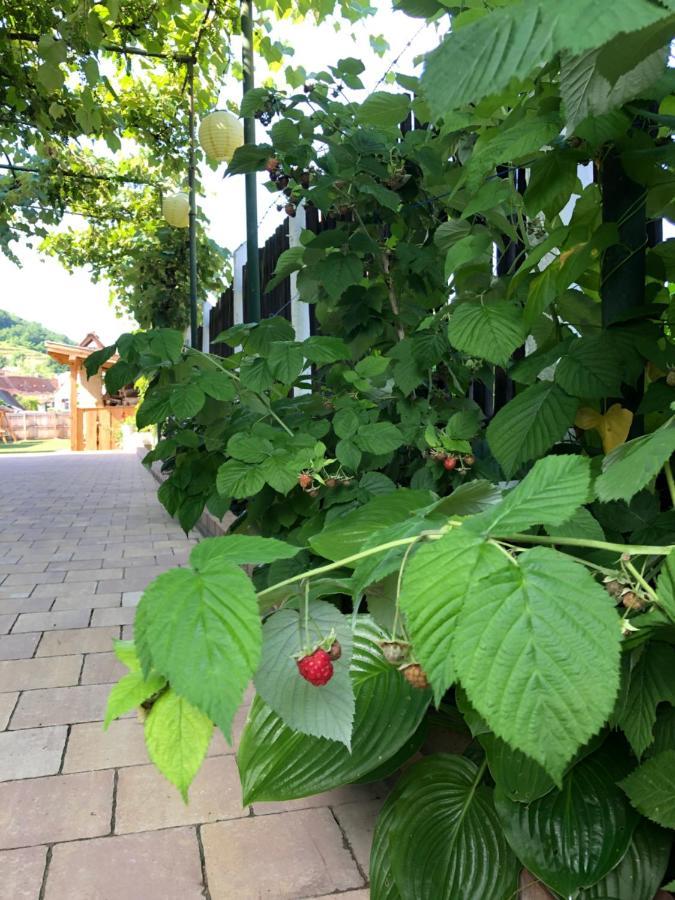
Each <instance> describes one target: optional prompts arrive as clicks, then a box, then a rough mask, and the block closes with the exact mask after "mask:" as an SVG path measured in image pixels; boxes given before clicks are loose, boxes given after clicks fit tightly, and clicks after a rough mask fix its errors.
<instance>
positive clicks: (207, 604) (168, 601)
mask: <svg viewBox="0 0 675 900" xmlns="http://www.w3.org/2000/svg"><path fill="white" fill-rule="evenodd" d="M134 632H135V640H136V647H137V649H138V655H139V658H140V660H141V662H142V665H143V670H144V672H146V673H147V672H148V671H149V670H150V668H151V667H152V668H154V669H156V670H157V671H158V672H160V673H161V674H162V675H164V677H165V678H167V679H168V681H169V682H170V684H171V686H172V688H173V689H174V690H175V691H176V692H177V693H179V694H180V695H181V696H182V697H184V698H185V699H186V700H188V701H189V702H190V703H192V704H193V705H194V706H196V707H197V708H198V709H200V710H201V711H202V712H204V713H205V714H206V715H208V716H209V718H210V719H211V720H212V721H213V722H215V723H216V725H218V727H219V728H220V729H221V731H222V732H223V734H224V735H225V736H226V737H228V738H229V735H230V730H231V725H232V719H233V717H234V714H235V712H236V711H237V709H238V707H239V705H240V704H241V700H242V697H243V695H244V690H245V689H246V686H247V684H248V683H249V681H250V680H251V678H252V676H253V673H254V672H255V670H256V668H257V666H258V661H259V659H260V648H261V644H262V634H261V626H260V618H259V614H258V601H257V597H256V594H255V591H254V590H253V586H252V584H251V582H250V580H249V579H248V577H247V576H246V575H245V574H244V572H243V571H242V570H241V569H239V568H237V566H235V565H234V564H232V563H230V562H222V563H220V564H219V565H218V564H217V563H216V562H215V560H213V559H209V562H208V566H206V570H205V571H204V572H198V571H194V570H193V569H174V570H172V571H170V572H164V573H163V574H162V575H159V576H158V577H157V578H155V580H154V581H152V582H151V583H150V585H149V586H148V587H147V588H146V590H145V592H144V594H143V596H142V597H141V602H140V603H139V605H138V609H137V612H136V621H135V626H134Z"/></svg>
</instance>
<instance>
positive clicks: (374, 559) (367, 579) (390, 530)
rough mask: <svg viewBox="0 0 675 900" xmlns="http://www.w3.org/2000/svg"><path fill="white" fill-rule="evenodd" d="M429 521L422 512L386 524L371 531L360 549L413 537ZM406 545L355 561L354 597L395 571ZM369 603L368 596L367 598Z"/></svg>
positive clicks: (353, 577)
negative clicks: (400, 520) (377, 529)
mask: <svg viewBox="0 0 675 900" xmlns="http://www.w3.org/2000/svg"><path fill="white" fill-rule="evenodd" d="M428 525H429V523H428V521H427V520H426V519H425V518H424V516H423V513H418V514H417V515H411V516H409V517H408V518H407V519H405V520H404V521H403V522H396V523H395V524H394V525H388V526H387V527H386V528H381V529H379V531H375V532H373V533H372V534H371V535H370V536H369V537H368V538H367V539H366V541H365V542H364V544H363V546H362V548H361V549H363V550H369V549H370V548H371V547H377V546H379V545H380V544H386V543H388V542H389V541H396V540H399V539H400V538H406V537H414V536H415V535H418V534H420V532H422V531H423V530H424V529H425V528H426V527H428ZM407 549H408V547H407V546H401V547H395V548H392V549H391V550H385V551H383V552H382V553H378V554H374V555H373V556H366V557H365V558H364V559H362V560H360V561H359V562H358V563H357V566H356V568H355V569H354V574H353V576H352V592H353V595H354V597H358V596H359V595H360V594H361V593H363V591H364V590H365V588H367V587H368V585H370V584H373V583H374V582H377V581H382V579H384V578H386V577H387V575H391V574H392V573H393V572H397V571H398V570H399V569H400V567H401V562H402V560H403V557H404V555H405V552H406V550H407ZM369 603H370V598H369Z"/></svg>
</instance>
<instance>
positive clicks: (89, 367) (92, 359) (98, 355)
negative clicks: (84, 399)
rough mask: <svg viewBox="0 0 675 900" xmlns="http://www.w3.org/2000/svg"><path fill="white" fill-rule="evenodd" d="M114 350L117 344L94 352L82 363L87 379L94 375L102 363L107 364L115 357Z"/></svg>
mask: <svg viewBox="0 0 675 900" xmlns="http://www.w3.org/2000/svg"><path fill="white" fill-rule="evenodd" d="M116 350H117V344H110V346H108V347H102V348H101V349H100V350H94V352H93V353H92V354H90V355H89V356H88V357H87V358H86V359H85V361H84V368H85V371H86V373H87V377H88V378H91V376H92V375H95V374H96V373H97V372H98V370H99V369H100V368H101V366H102V365H103V363H107V362H108V360H109V359H111V357H113V356H114V355H115V351H116Z"/></svg>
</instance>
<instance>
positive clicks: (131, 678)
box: [103, 671, 166, 728]
mask: <svg viewBox="0 0 675 900" xmlns="http://www.w3.org/2000/svg"><path fill="white" fill-rule="evenodd" d="M165 684H166V678H163V677H162V676H161V675H158V674H157V673H156V672H151V673H150V674H149V675H148V677H147V678H144V677H143V674H142V673H141V672H133V671H132V672H129V674H128V675H124V676H123V677H122V678H120V680H119V681H118V682H117V684H116V685H115V686H114V687H113V688H112V690H111V691H110V693H109V694H108V705H107V706H106V711H105V718H104V720H103V727H104V728H107V727H108V726H109V725H110V723H111V722H112V720H113V719H119V717H120V716H123V715H124V713H127V712H129V711H130V710H132V709H136V707H138V706H140V705H141V703H143V701H144V700H148V699H149V698H150V697H152V696H153V695H154V694H157V693H159V691H161V690H162V688H163V687H164V686H165Z"/></svg>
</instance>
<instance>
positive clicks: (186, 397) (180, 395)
mask: <svg viewBox="0 0 675 900" xmlns="http://www.w3.org/2000/svg"><path fill="white" fill-rule="evenodd" d="M205 400H206V397H205V395H204V391H203V390H202V389H201V388H200V387H198V385H196V384H192V383H191V382H186V383H185V384H177V385H175V387H173V388H172V389H171V395H170V400H169V402H170V405H171V411H172V413H173V414H174V415H175V416H176V418H177V419H191V418H192V417H193V416H196V415H197V413H198V412H199V410H200V409H201V408H202V406H203V405H204V402H205Z"/></svg>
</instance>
